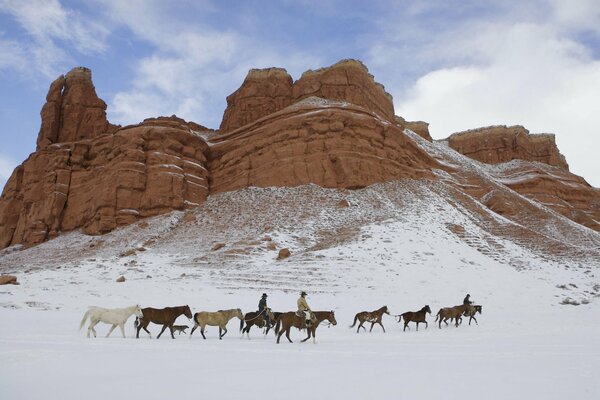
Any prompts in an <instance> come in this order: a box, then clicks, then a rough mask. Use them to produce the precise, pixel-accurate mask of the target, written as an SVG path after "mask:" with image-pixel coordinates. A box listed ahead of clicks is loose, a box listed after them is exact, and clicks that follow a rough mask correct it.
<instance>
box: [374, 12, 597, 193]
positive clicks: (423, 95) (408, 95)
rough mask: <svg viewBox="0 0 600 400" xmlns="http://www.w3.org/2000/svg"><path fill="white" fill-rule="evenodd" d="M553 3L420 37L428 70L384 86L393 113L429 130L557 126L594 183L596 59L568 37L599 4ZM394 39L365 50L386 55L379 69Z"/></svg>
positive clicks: (561, 142)
mask: <svg viewBox="0 0 600 400" xmlns="http://www.w3.org/2000/svg"><path fill="white" fill-rule="evenodd" d="M542 3H545V2H542ZM540 4H541V3H540ZM562 4H564V2H558V1H551V2H549V3H548V4H547V6H548V7H547V10H549V11H547V13H546V14H543V15H542V16H533V15H529V14H526V15H520V16H515V15H514V14H510V15H508V14H507V15H504V16H502V15H501V16H495V17H494V18H493V19H491V20H486V19H485V18H484V19H480V20H475V21H463V22H462V23H460V24H457V25H456V26H451V27H448V28H447V30H446V31H445V32H444V34H443V35H439V36H432V37H431V38H430V39H429V40H425V41H424V46H423V49H422V51H421V50H420V49H418V48H413V49H412V50H413V51H414V52H416V53H414V54H413V57H414V58H415V59H416V60H418V62H420V63H421V64H422V65H428V66H429V70H428V71H427V72H426V73H424V74H421V75H420V76H419V77H418V78H417V79H416V80H415V81H414V83H408V84H407V83H406V82H404V84H402V83H401V82H395V83H394V85H392V86H391V87H389V86H388V90H390V91H391V93H392V95H394V99H395V106H396V113H397V114H399V115H402V116H403V117H406V118H408V119H419V120H425V121H428V122H429V123H430V129H431V133H432V136H433V137H434V138H444V137H447V136H448V135H449V134H451V133H453V132H456V131H460V130H465V129H469V128H475V127H479V126H487V125H497V124H507V125H511V124H520V125H524V126H525V127H526V128H528V129H529V130H530V131H531V132H533V133H538V132H540V133H541V132H543V133H556V138H557V143H558V146H559V149H560V150H561V152H562V153H563V154H565V156H566V157H567V161H568V162H569V164H570V166H571V171H573V172H574V173H576V174H579V175H582V176H583V177H585V178H586V179H587V180H588V181H589V182H590V183H592V184H593V185H595V186H597V187H598V186H600V163H599V162H598V158H597V154H596V152H597V149H598V148H600V135H599V133H600V132H598V126H600V113H598V112H597V108H598V104H600V60H598V59H596V58H594V54H593V51H592V49H590V48H588V47H586V45H585V44H584V43H582V42H580V41H579V40H578V39H577V37H578V33H580V32H581V31H582V30H585V31H589V30H590V29H591V28H592V27H593V21H598V15H599V14H598V11H599V10H600V5H599V3H597V2H586V1H582V2H577V3H574V5H573V8H571V9H565V8H564V7H562ZM568 4H569V6H570V5H571V2H569V3H568ZM577 5H579V7H578V6H577ZM540 9H544V8H543V7H541V8H540ZM596 28H597V25H596ZM396 33H397V31H396ZM403 39H406V38H405V37H404V38H403ZM397 46H398V38H397V37H394V36H388V37H386V38H383V40H381V41H379V42H378V43H377V45H376V46H374V48H373V50H372V53H371V54H372V55H376V54H383V55H387V57H388V59H384V62H383V64H382V65H380V67H381V69H382V70H384V71H390V69H391V66H392V65H393V63H394V52H395V51H396V49H397ZM388 49H389V50H388Z"/></svg>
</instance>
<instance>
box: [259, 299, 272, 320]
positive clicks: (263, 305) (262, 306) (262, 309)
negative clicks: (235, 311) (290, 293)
mask: <svg viewBox="0 0 600 400" xmlns="http://www.w3.org/2000/svg"><path fill="white" fill-rule="evenodd" d="M261 314H262V316H263V319H264V320H265V322H266V326H267V327H268V326H269V324H270V323H271V321H269V313H268V312H267V294H266V293H263V294H262V297H261V298H260V301H259V302H258V315H261Z"/></svg>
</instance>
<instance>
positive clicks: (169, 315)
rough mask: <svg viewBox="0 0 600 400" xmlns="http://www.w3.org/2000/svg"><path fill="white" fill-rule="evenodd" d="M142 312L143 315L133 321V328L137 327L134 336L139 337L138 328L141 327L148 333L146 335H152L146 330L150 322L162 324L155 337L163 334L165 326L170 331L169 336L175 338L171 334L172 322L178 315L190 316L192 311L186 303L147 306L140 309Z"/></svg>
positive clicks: (140, 328)
mask: <svg viewBox="0 0 600 400" xmlns="http://www.w3.org/2000/svg"><path fill="white" fill-rule="evenodd" d="M142 314H143V317H142V318H136V319H135V322H134V323H133V326H135V328H136V329H137V332H136V334H135V337H136V338H138V339H139V338H140V330H142V329H144V330H145V331H146V332H147V333H148V335H150V337H152V335H151V334H150V331H149V330H148V324H150V322H153V323H155V324H158V325H162V326H163V327H162V330H161V331H160V333H159V334H158V336H157V337H156V338H157V339H160V335H162V334H163V332H164V331H165V329H167V327H168V328H169V330H170V331H171V337H172V338H173V339H175V335H173V324H174V323H175V320H176V319H177V317H179V316H180V315H185V316H186V317H188V318H192V311H191V310H190V307H189V306H188V305H185V306H179V307H165V308H152V307H147V308H143V309H142Z"/></svg>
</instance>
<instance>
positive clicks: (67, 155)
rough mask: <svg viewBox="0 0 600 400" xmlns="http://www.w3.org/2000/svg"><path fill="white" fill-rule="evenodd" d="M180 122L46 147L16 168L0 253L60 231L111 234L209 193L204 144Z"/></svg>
mask: <svg viewBox="0 0 600 400" xmlns="http://www.w3.org/2000/svg"><path fill="white" fill-rule="evenodd" d="M180 121H182V120H178V119H170V118H164V119H151V120H147V121H145V122H143V123H142V124H139V125H136V126H130V127H126V128H123V129H121V130H119V131H117V132H115V133H114V134H112V135H102V136H99V137H97V138H94V139H86V140H79V141H77V142H67V143H60V144H58V143H57V144H53V145H50V146H46V147H45V148H43V149H40V150H38V151H37V152H36V153H34V154H32V155H31V156H30V157H29V158H28V159H27V160H26V161H25V162H24V163H23V164H22V165H21V166H19V167H18V168H17V169H16V170H15V172H14V173H13V175H12V177H11V178H10V179H9V182H8V183H7V186H6V188H5V190H4V192H3V194H2V198H1V201H0V248H3V247H6V246H8V245H11V244H17V243H23V244H26V245H31V244H36V243H40V242H42V241H44V240H46V239H48V238H52V237H54V236H56V235H57V234H58V233H59V232H61V231H70V230H73V229H76V228H83V230H84V232H86V233H88V234H99V233H104V232H108V231H110V230H112V229H114V228H115V227H117V226H119V225H125V224H129V223H132V222H134V221H137V220H138V219H140V218H144V217H148V216H152V215H157V214H161V213H165V212H168V211H171V210H173V209H182V208H184V207H185V206H186V205H194V204H199V203H201V202H203V201H204V200H205V199H206V197H207V196H208V172H207V170H206V167H205V165H204V164H205V162H206V158H205V155H204V153H205V152H206V150H207V148H208V146H207V145H206V143H205V142H204V140H203V139H202V138H201V137H199V136H197V135H196V134H194V133H193V131H192V130H191V129H190V128H189V126H188V125H187V124H185V123H181V122H180Z"/></svg>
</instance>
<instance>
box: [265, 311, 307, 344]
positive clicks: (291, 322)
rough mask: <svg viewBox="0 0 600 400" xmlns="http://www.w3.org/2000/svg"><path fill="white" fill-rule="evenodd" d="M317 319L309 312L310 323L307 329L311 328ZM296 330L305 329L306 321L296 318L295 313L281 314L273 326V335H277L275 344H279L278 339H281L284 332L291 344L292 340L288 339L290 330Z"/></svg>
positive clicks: (302, 317) (302, 318) (299, 317)
mask: <svg viewBox="0 0 600 400" xmlns="http://www.w3.org/2000/svg"><path fill="white" fill-rule="evenodd" d="M316 321H317V319H316V317H315V314H314V312H312V311H311V312H310V323H309V326H308V328H310V327H312V326H313V325H314V324H315V323H316ZM292 327H294V328H298V329H305V328H307V326H306V320H305V318H304V316H298V314H297V312H296V311H289V312H286V313H282V314H281V315H280V316H279V318H277V324H276V325H275V334H276V335H277V343H279V339H281V335H283V333H284V332H285V337H287V340H289V342H290V343H292V339H290V329H292Z"/></svg>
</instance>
